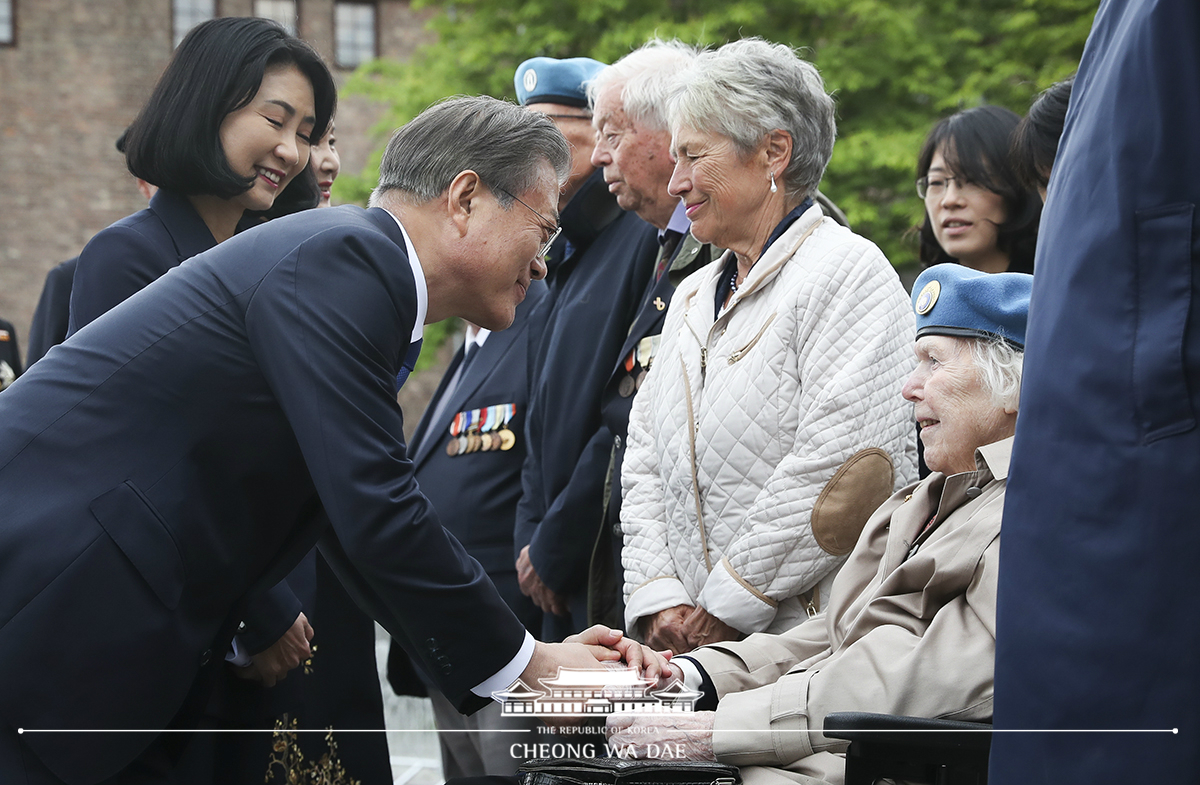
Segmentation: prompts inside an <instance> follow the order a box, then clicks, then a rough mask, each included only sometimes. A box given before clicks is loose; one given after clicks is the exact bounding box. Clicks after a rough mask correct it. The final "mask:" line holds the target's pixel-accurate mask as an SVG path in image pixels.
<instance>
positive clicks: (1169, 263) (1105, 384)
mask: <svg viewBox="0 0 1200 785" xmlns="http://www.w3.org/2000/svg"><path fill="white" fill-rule="evenodd" d="M1198 43H1200V3H1197V2H1195V0H1157V1H1156V2H1131V1H1130V0H1105V2H1102V3H1101V4H1100V9H1099V11H1098V12H1097V14H1096V17H1095V22H1094V25H1093V27H1092V32H1091V35H1090V36H1089V38H1088V42H1087V46H1086V48H1085V50H1084V54H1083V59H1082V61H1081V62H1080V66H1079V73H1078V76H1077V77H1076V79H1075V84H1074V87H1073V89H1072V94H1071V102H1070V107H1069V109H1068V112H1067V121H1066V128H1065V132H1064V135H1063V138H1062V142H1061V144H1060V146H1059V148H1058V156H1057V159H1056V160H1055V162H1054V167H1053V170H1052V174H1051V179H1050V188H1049V194H1048V196H1047V199H1046V208H1045V211H1044V212H1043V214H1042V222H1041V235H1040V237H1039V238H1038V249H1037V260H1036V261H1037V264H1036V269H1037V273H1036V274H1035V276H1034V282H1033V298H1032V303H1031V305H1030V311H1029V328H1028V341H1027V343H1026V352H1025V366H1024V378H1023V380H1022V386H1021V411H1020V416H1019V417H1018V418H1017V434H1016V441H1015V442H1014V446H1013V454H1012V471H1011V473H1010V475H1009V484H1008V493H1007V499H1006V502H1005V508H1004V528H1003V537H1002V544H1001V546H1000V579H999V597H998V602H997V630H996V699H995V701H996V702H995V707H996V710H995V721H996V724H997V727H1002V728H1005V729H1017V730H1022V731H1024V730H1037V729H1052V730H1064V729H1067V730H1072V729H1088V728H1093V729H1111V730H1157V731H1159V732H1157V733H1154V732H1151V733H1135V734H1111V733H1099V734H1071V733H1000V734H997V735H996V738H995V741H994V742H993V745H992V757H991V761H992V772H991V778H990V780H989V781H990V782H992V783H993V785H1011V784H1012V783H1022V784H1023V785H1024V784H1028V785H1034V783H1054V784H1055V785H1072V784H1073V783H1094V782H1146V783H1149V782H1155V783H1160V782H1161V783H1167V782H1196V781H1197V778H1200V671H1198V670H1197V665H1196V652H1197V651H1200V613H1198V612H1197V608H1196V605H1197V598H1198V597H1200V568H1198V567H1197V565H1198V564H1200V524H1198V517H1200V516H1198V515H1197V511H1198V510H1200V501H1198V499H1197V479H1198V478H1200V429H1198V428H1197V427H1196V426H1197V417H1198V416H1200V212H1198V207H1200V145H1197V143H1196V130H1197V129H1198V128H1200V46H1198ZM1172 729H1178V732H1177V733H1173V732H1172Z"/></svg>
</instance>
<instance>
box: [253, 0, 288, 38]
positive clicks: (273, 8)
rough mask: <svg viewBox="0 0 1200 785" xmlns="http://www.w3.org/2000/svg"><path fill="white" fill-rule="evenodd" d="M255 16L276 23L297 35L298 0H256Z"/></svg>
mask: <svg viewBox="0 0 1200 785" xmlns="http://www.w3.org/2000/svg"><path fill="white" fill-rule="evenodd" d="M254 15H255V16H258V17H261V18H263V19H271V20H273V21H276V22H278V23H279V24H281V25H283V29H284V30H287V31H288V32H289V33H291V34H292V35H295V34H296V0H254Z"/></svg>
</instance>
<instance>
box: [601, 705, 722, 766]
mask: <svg viewBox="0 0 1200 785" xmlns="http://www.w3.org/2000/svg"><path fill="white" fill-rule="evenodd" d="M716 719H717V713H716V712H714V711H696V712H691V713H687V714H669V715H666V716H664V715H662V714H610V715H608V746H609V747H611V748H612V749H614V750H620V751H621V757H622V758H624V757H630V758H647V757H649V754H650V747H651V746H653V748H654V749H655V750H656V751H657V752H658V753H659V754H662V752H663V750H669V751H670V753H671V757H672V758H674V759H677V760H678V759H683V760H706V761H716V759H717V756H716V754H715V753H714V752H713V742H712V737H713V724H714V723H715V722H716Z"/></svg>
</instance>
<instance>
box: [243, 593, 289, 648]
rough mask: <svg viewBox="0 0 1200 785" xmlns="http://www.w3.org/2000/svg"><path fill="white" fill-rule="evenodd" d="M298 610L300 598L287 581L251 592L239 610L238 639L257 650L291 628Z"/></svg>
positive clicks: (247, 646)
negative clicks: (241, 627) (260, 590)
mask: <svg viewBox="0 0 1200 785" xmlns="http://www.w3.org/2000/svg"><path fill="white" fill-rule="evenodd" d="M301 610H303V608H302V607H301V605H300V599H299V598H298V597H296V595H295V593H294V592H293V591H292V590H291V587H289V586H288V584H287V581H280V582H279V583H277V584H275V585H274V586H272V587H271V588H270V589H268V590H266V591H264V592H254V593H252V594H251V595H250V596H249V597H248V598H247V600H246V606H245V608H244V609H243V610H242V621H243V623H244V624H245V628H244V629H240V630H239V632H238V640H239V641H240V642H241V644H242V645H243V646H244V647H245V651H247V652H249V653H250V654H260V653H262V652H263V651H265V650H266V649H268V648H269V647H270V646H271V644H273V643H275V641H277V640H279V639H280V638H281V637H283V635H284V633H286V632H287V631H288V630H289V629H291V626H292V624H293V623H295V621H296V618H297V617H298V616H299V615H300V611H301Z"/></svg>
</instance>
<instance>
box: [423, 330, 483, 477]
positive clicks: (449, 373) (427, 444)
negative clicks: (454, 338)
mask: <svg viewBox="0 0 1200 785" xmlns="http://www.w3.org/2000/svg"><path fill="white" fill-rule="evenodd" d="M485 346H486V344H485ZM462 361H463V350H462V347H461V346H460V347H458V351H457V352H455V353H454V357H453V358H451V360H450V365H449V366H447V367H446V373H445V374H443V375H442V380H441V381H440V382H438V386H437V390H435V391H434V393H433V397H432V398H430V399H429V405H428V406H427V407H426V408H425V414H424V415H422V417H421V421H420V422H418V423H417V428H416V430H415V431H413V437H412V444H411V447H412V462H413V466H414V467H416V466H419V465H421V463H422V462H423V461H424V460H425V459H426V458H427V457H429V452H430V450H432V449H433V448H434V447H436V446H437V442H438V431H437V430H436V429H435V428H434V427H433V426H434V423H433V422H432V420H433V416H432V415H433V410H434V409H435V408H437V407H436V402H437V401H438V400H440V399H441V397H442V395H443V394H445V391H446V386H447V385H448V384H450V380H451V379H453V378H454V374H455V372H456V371H457V370H458V366H460V365H462ZM460 386H461V385H460ZM445 411H447V412H449V411H450V406H449V405H447V406H446V409H445ZM450 416H451V417H453V416H454V415H453V414H451V415H450ZM443 419H445V418H443Z"/></svg>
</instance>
